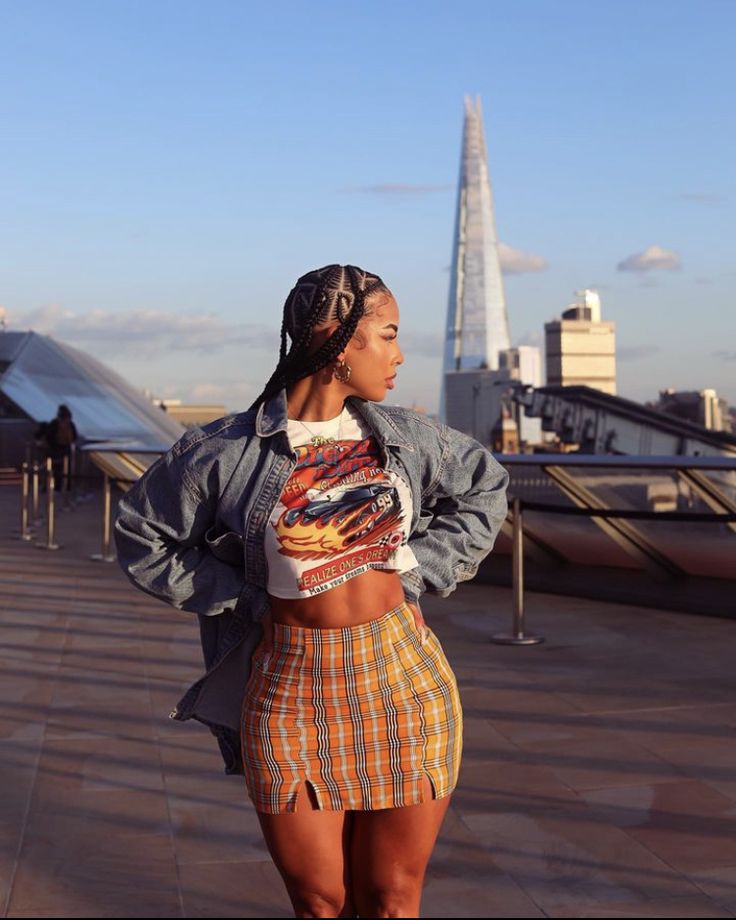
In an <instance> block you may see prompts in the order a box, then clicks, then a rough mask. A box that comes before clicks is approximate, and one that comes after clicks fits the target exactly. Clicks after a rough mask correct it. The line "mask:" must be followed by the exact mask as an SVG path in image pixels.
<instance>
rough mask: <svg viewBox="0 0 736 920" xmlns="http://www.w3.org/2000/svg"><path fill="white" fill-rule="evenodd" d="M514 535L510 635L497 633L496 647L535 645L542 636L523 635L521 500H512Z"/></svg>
mask: <svg viewBox="0 0 736 920" xmlns="http://www.w3.org/2000/svg"><path fill="white" fill-rule="evenodd" d="M513 517H514V535H513V546H512V572H513V575H512V577H513V585H512V587H513V595H514V621H513V626H512V632H511V633H497V634H496V635H495V636H493V637H492V641H493V642H496V643H497V644H498V645H537V644H538V643H539V642H544V637H543V636H525V635H524V524H523V520H522V512H521V499H520V498H518V497H517V498H515V499H514V500H513Z"/></svg>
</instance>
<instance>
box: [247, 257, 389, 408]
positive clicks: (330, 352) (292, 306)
mask: <svg viewBox="0 0 736 920" xmlns="http://www.w3.org/2000/svg"><path fill="white" fill-rule="evenodd" d="M379 291H385V292H387V293H388V288H387V287H386V285H385V284H384V282H383V281H382V280H381V278H379V277H378V275H373V274H370V273H369V272H366V271H363V269H361V268H358V267H357V266H354V265H326V266H324V268H320V269H316V270H315V271H311V272H308V273H307V274H306V275H303V276H302V277H301V278H299V280H298V281H297V283H296V285H295V286H294V287H293V288H292V290H291V292H290V293H289V296H288V297H287V298H286V302H285V304H284V316H283V319H282V322H281V348H280V350H279V363H278V364H277V366H276V368H275V370H274V372H273V374H272V375H271V377H270V378H269V380H268V382H267V383H266V386H265V388H264V390H263V392H262V393H261V394H260V396H259V397H258V398H257V399H256V400H255V401H254V402H253V403H252V404H251V406H250V408H251V409H255V408H257V407H258V406H259V405H260V404H261V403H262V402H265V401H266V400H268V399H270V398H271V396H273V395H274V393H277V392H278V391H279V390H280V389H282V388H283V387H288V386H290V385H291V384H292V383H295V382H296V381H297V380H301V379H302V378H303V377H308V376H310V374H314V373H316V372H317V371H319V370H321V369H322V368H323V367H326V366H327V365H328V364H330V362H332V361H333V360H334V359H335V358H336V357H337V356H338V355H339V354H340V352H341V351H342V350H343V349H344V348H345V346H346V345H347V343H348V342H349V341H350V339H351V338H352V337H353V335H354V333H355V330H356V329H357V327H358V323H359V322H360V319H361V317H362V316H363V315H364V314H365V308H366V300H367V299H368V298H369V297H370V296H372V295H373V294H375V293H377V292H379ZM335 320H337V321H338V322H339V323H340V325H339V326H338V328H337V329H336V330H335V331H334V332H333V333H332V335H331V336H330V337H329V338H328V339H327V341H326V342H324V343H323V344H322V345H321V346H320V347H319V348H318V349H317V350H316V351H314V352H313V353H312V354H309V346H310V344H311V342H312V338H313V333H314V331H315V329H316V328H319V327H321V326H323V325H325V324H326V323H328V322H330V321H335ZM287 332H288V333H289V336H290V337H291V339H292V344H291V348H290V349H289V351H288V353H287V350H286V333H287Z"/></svg>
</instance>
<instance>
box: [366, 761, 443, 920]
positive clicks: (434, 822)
mask: <svg viewBox="0 0 736 920" xmlns="http://www.w3.org/2000/svg"><path fill="white" fill-rule="evenodd" d="M423 785H424V792H425V796H424V798H425V800H424V802H422V803H421V804H419V805H407V806H405V807H404V808H383V809H379V810H377V811H356V812H353V815H354V823H353V828H352V841H351V854H350V863H351V883H352V894H353V900H354V902H355V907H356V910H357V911H358V914H359V916H361V917H388V916H391V917H418V916H419V906H420V901H421V893H422V885H423V883H424V875H425V872H426V869H427V864H428V862H429V858H430V856H431V855H432V850H433V849H434V845H435V842H436V840H437V835H438V834H439V831H440V828H441V826H442V822H443V820H444V817H445V814H446V812H447V809H448V807H449V805H450V796H449V795H447V796H443V797H442V798H441V799H434V798H433V797H432V784H431V782H430V780H429V778H428V777H426V776H425V777H424V780H423Z"/></svg>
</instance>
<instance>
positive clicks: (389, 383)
mask: <svg viewBox="0 0 736 920" xmlns="http://www.w3.org/2000/svg"><path fill="white" fill-rule="evenodd" d="M395 376H396V375H395V374H394V377H395ZM394 377H387V378H386V386H387V387H389V388H390V389H392V390H393V388H394Z"/></svg>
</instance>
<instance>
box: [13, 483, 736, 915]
mask: <svg viewBox="0 0 736 920" xmlns="http://www.w3.org/2000/svg"><path fill="white" fill-rule="evenodd" d="M16 503H17V489H16V488H15V487H10V486H5V487H3V488H0V521H2V525H1V526H0V622H1V623H2V638H3V641H2V646H1V647H0V660H1V662H2V671H1V676H0V680H2V692H1V693H0V700H1V701H2V712H1V713H0V745H1V751H2V759H1V763H2V783H0V813H1V817H0V828H2V830H1V832H0V833H1V837H0V840H1V842H2V847H1V849H0V854H1V855H0V890H1V891H2V898H3V901H2V904H3V915H4V916H7V917H142V916H146V917H286V916H291V911H290V908H289V901H288V899H287V897H286V895H285V892H284V889H283V885H282V883H281V879H280V877H279V875H278V873H277V872H276V870H275V868H274V867H273V864H272V863H271V861H270V859H269V856H268V852H267V850H266V848H265V845H264V843H263V841H262V838H261V836H260V830H259V827H258V823H257V819H256V816H255V813H254V811H253V809H252V806H251V805H250V802H249V800H248V798H247V796H246V794H245V789H244V787H243V785H242V782H243V781H242V777H235V776H225V774H224V772H223V765H222V760H221V757H220V753H219V750H218V748H217V744H216V742H215V739H214V738H213V737H212V736H211V735H210V734H209V732H208V731H207V729H206V728H205V727H204V726H202V725H200V724H198V723H195V722H187V723H177V722H173V721H172V720H170V719H169V718H168V713H169V711H170V709H171V708H172V706H173V704H174V703H175V702H176V701H177V700H178V698H179V696H180V695H181V693H182V692H183V690H184V689H185V688H186V686H187V685H188V684H189V683H190V682H191V681H193V680H194V679H196V677H197V676H199V674H200V673H201V670H202V668H201V650H200V647H199V639H198V630H197V626H196V619H194V618H193V617H192V615H191V614H186V613H182V612H181V611H176V610H174V609H173V608H169V607H167V606H165V605H163V604H161V603H159V602H157V601H156V600H154V599H153V598H150V597H148V596H147V595H145V594H143V593H142V592H140V591H138V590H136V589H135V588H134V587H133V586H132V585H131V584H130V583H129V582H128V581H127V579H126V578H125V576H124V575H123V573H122V572H121V571H120V569H119V568H118V566H117V565H116V564H114V563H113V564H109V563H104V562H93V561H91V560H90V559H89V554H90V553H92V552H95V551H99V545H98V544H99V533H100V507H99V503H98V502H97V501H96V500H95V501H92V502H90V503H87V504H84V505H79V506H78V507H77V508H76V509H75V510H73V511H66V512H60V513H59V515H58V523H57V535H58V536H57V541H58V542H59V543H60V544H62V548H61V549H59V550H58V551H55V552H52V551H48V550H43V549H39V548H37V547H36V546H35V545H34V544H33V543H24V542H22V541H20V540H18V539H17V537H14V536H13V535H12V533H13V529H14V527H15V525H16V518H17V517H18V515H17V508H16ZM526 600H527V630H528V631H529V632H537V633H539V634H541V635H543V636H544V638H545V641H544V642H543V643H542V644H540V645H536V646H530V647H509V646H503V645H497V644H494V643H493V642H491V637H492V636H493V635H494V634H495V633H499V632H506V631H507V630H508V629H509V628H510V621H511V595H510V592H509V591H508V590H507V589H503V588H494V587H488V586H485V585H481V584H476V583H473V584H464V585H461V586H460V587H459V588H458V590H457V591H456V592H455V593H454V594H453V595H452V596H451V597H449V598H446V599H438V598H432V597H428V598H426V599H425V600H424V601H423V609H424V611H425V615H426V617H427V619H428V620H429V621H430V623H431V625H432V627H433V629H434V630H435V632H436V633H437V635H438V636H439V637H440V639H441V641H442V643H443V645H444V647H445V650H446V652H447V656H448V658H449V660H450V662H451V664H452V665H453V667H454V669H455V671H456V674H457V676H458V680H459V684H460V689H461V695H462V700H463V706H464V712H465V750H464V759H463V766H462V771H461V775H460V782H459V786H458V789H457V791H456V792H455V794H454V796H453V799H452V804H451V807H450V810H449V812H448V815H447V818H446V820H445V823H444V825H443V829H442V831H441V835H440V839H439V841H438V844H437V847H436V849H435V852H434V855H433V858H432V861H431V864H430V866H429V870H428V874H427V880H426V885H425V894H424V901H423V915H424V916H428V917H544V916H550V917H622V916H632V917H691V916H693V917H732V916H736V740H734V730H735V729H736V693H735V692H734V691H735V690H736V680H735V678H734V640H735V639H736V621H734V620H728V619H719V618H713V617H705V616H703V617H699V616H694V615H688V614H682V613H670V612H668V611H665V610H662V611H656V610H649V609H644V608H635V607H626V606H621V605H615V604H605V603H600V602H592V601H587V600H582V599H576V598H564V597H559V596H553V595H545V594H529V595H528V596H527V599H526Z"/></svg>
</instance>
